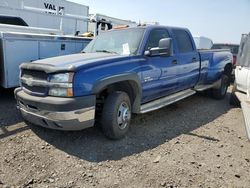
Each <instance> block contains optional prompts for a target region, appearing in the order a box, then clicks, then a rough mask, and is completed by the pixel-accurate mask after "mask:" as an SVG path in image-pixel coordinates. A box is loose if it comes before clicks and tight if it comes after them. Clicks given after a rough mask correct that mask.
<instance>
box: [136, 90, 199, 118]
mask: <svg viewBox="0 0 250 188" xmlns="http://www.w3.org/2000/svg"><path fill="white" fill-rule="evenodd" d="M195 93H196V91H194V90H192V89H187V90H184V91H181V92H178V93H175V94H173V95H169V96H167V97H163V98H160V99H157V100H154V101H152V102H149V103H146V104H143V105H142V106H141V111H140V113H141V114H144V113H147V112H150V111H153V110H157V109H160V108H162V107H164V106H167V105H169V104H172V103H175V102H177V101H179V100H182V99H184V98H186V97H189V96H191V95H194V94H195Z"/></svg>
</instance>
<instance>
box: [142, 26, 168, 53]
mask: <svg viewBox="0 0 250 188" xmlns="http://www.w3.org/2000/svg"><path fill="white" fill-rule="evenodd" d="M163 38H169V34H168V31H167V30H165V29H155V30H153V31H151V33H150V35H149V38H148V44H147V47H146V50H149V49H151V48H155V47H158V46H159V41H160V40H161V39H163Z"/></svg>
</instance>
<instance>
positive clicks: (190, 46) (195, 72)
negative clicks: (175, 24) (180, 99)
mask: <svg viewBox="0 0 250 188" xmlns="http://www.w3.org/2000/svg"><path fill="white" fill-rule="evenodd" d="M172 34H173V36H174V39H175V41H176V42H175V44H176V50H177V51H176V52H175V53H176V54H175V61H176V68H177V75H178V90H179V91H180V90H184V89H188V88H191V87H194V86H195V84H196V83H197V82H198V80H199V74H200V57H199V53H198V52H197V50H196V48H195V46H194V43H193V42H192V38H191V34H190V33H189V32H188V31H187V30H184V29H172Z"/></svg>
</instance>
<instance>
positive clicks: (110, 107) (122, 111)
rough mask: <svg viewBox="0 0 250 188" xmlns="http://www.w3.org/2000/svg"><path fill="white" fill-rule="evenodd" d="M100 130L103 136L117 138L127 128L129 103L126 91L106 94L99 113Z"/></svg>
mask: <svg viewBox="0 0 250 188" xmlns="http://www.w3.org/2000/svg"><path fill="white" fill-rule="evenodd" d="M101 116H102V117H101V124H102V130H103V133H104V134H105V136H107V137H108V138H110V139H113V140H117V139H121V138H123V137H124V136H125V135H126V133H127V132H128V130H129V126H130V120H131V103H130V98H129V96H128V94H127V93H125V92H121V91H116V92H113V93H111V94H109V95H108V97H107V99H106V100H105V103H104V106H103V110H102V115H101Z"/></svg>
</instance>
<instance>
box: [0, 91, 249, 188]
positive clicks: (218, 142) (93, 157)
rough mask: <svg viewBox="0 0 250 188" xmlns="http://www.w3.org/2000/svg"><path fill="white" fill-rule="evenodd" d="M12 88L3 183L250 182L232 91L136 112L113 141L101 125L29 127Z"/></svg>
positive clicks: (0, 102)
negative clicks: (222, 96)
mask: <svg viewBox="0 0 250 188" xmlns="http://www.w3.org/2000/svg"><path fill="white" fill-rule="evenodd" d="M12 92H13V91H5V92H4V93H2V94H1V95H2V96H1V99H0V125H1V127H0V151H1V153H0V187H12V186H13V187H114V188H115V187H136V188H138V187H250V172H249V170H250V169H249V167H250V152H249V151H250V144H249V142H248V141H247V138H246V133H245V129H244V120H243V115H242V112H241V109H239V108H231V107H230V106H229V104H228V98H229V93H228V95H227V97H226V99H224V100H221V101H216V100H214V99H211V98H209V97H206V96H202V95H195V96H192V97H190V98H188V99H185V100H183V101H180V102H178V103H177V104H174V105H171V106H168V107H166V108H163V109H160V110H157V111H154V112H151V113H148V114H145V115H138V116H136V117H134V118H133V120H132V126H131V130H130V132H129V134H128V136H127V137H125V138H124V139H123V140H119V141H110V140H107V139H106V138H105V137H104V136H103V135H102V133H101V131H100V130H99V129H98V128H96V127H94V128H90V129H87V130H84V131H80V132H60V131H54V130H48V129H44V128H40V127H36V126H27V125H26V124H25V123H24V122H23V121H22V118H21V117H20V115H19V113H18V111H17V110H16V109H15V100H14V97H13V95H12Z"/></svg>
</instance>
